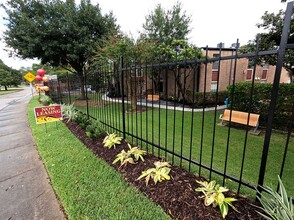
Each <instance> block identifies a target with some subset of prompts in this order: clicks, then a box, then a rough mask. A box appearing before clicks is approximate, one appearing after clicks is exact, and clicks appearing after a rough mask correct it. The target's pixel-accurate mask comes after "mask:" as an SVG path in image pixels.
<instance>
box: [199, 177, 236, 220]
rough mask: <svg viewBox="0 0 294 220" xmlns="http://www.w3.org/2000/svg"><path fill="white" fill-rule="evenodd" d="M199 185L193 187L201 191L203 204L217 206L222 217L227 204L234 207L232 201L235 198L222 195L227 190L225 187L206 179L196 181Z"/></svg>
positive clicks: (224, 214) (227, 207) (227, 206)
mask: <svg viewBox="0 0 294 220" xmlns="http://www.w3.org/2000/svg"><path fill="white" fill-rule="evenodd" d="M196 182H197V183H198V184H200V185H201V187H198V188H196V189H195V191H196V192H202V193H203V194H204V205H206V206H209V205H213V207H216V206H219V209H220V212H221V215H222V217H223V218H225V217H226V215H227V214H228V212H229V206H231V207H232V208H234V209H235V207H234V206H233V205H232V202H234V201H236V199H235V198H229V197H227V198H226V197H225V196H224V194H223V193H224V192H227V191H229V190H228V189H227V188H225V187H222V186H220V185H219V184H216V182H215V181H211V182H209V183H208V182H206V181H197V180H196Z"/></svg>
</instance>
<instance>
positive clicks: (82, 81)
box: [78, 72, 86, 100]
mask: <svg viewBox="0 0 294 220" xmlns="http://www.w3.org/2000/svg"><path fill="white" fill-rule="evenodd" d="M78 76H79V79H80V84H81V88H80V89H81V96H80V99H81V100H86V92H85V77H84V74H83V72H81V73H78Z"/></svg>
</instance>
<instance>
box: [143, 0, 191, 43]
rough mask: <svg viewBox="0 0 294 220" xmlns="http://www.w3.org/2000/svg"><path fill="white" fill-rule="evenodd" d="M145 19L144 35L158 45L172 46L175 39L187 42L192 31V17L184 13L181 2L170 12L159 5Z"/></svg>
mask: <svg viewBox="0 0 294 220" xmlns="http://www.w3.org/2000/svg"><path fill="white" fill-rule="evenodd" d="M145 19H146V21H145V24H143V28H144V34H145V35H146V36H147V38H148V39H152V40H155V41H156V42H158V43H165V44H166V45H170V44H171V42H172V41H173V40H174V39H178V40H187V35H188V34H189V33H190V31H191V29H190V28H189V25H190V23H191V17H190V16H189V15H187V14H186V12H185V11H182V5H181V3H179V2H178V3H176V4H175V5H174V6H173V8H172V9H170V10H164V9H163V8H162V7H161V5H160V4H159V5H158V6H157V7H156V8H155V10H154V11H153V12H151V13H150V14H149V15H147V16H146V18H145Z"/></svg>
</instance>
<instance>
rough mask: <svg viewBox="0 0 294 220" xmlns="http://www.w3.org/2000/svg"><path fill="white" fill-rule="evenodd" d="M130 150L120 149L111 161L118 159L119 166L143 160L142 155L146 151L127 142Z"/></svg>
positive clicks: (115, 161)
mask: <svg viewBox="0 0 294 220" xmlns="http://www.w3.org/2000/svg"><path fill="white" fill-rule="evenodd" d="M128 147H129V149H130V150H128V152H125V150H122V151H121V152H120V153H119V154H118V155H116V159H115V160H114V161H113V164H115V163H117V162H118V161H120V166H122V165H126V164H127V163H131V164H135V162H136V161H138V160H139V159H141V160H142V161H144V158H143V155H145V154H146V151H144V150H141V149H139V148H138V147H132V146H131V145H130V144H128Z"/></svg>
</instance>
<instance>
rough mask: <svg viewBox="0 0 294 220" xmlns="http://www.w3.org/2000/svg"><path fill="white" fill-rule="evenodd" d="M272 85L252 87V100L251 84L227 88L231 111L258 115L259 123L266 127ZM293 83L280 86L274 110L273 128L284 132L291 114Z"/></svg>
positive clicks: (262, 84)
mask: <svg viewBox="0 0 294 220" xmlns="http://www.w3.org/2000/svg"><path fill="white" fill-rule="evenodd" d="M272 87H273V85H272V84H267V83H256V84H255V85H254V89H253V93H252V100H251V101H250V96H251V83H248V82H242V83H237V84H235V86H234V87H233V86H232V85H231V86H229V87H228V97H229V101H230V105H232V109H234V110H239V111H244V112H248V111H249V110H250V112H252V113H257V114H260V119H259V122H260V124H261V125H266V122H267V119H268V110H269V106H270V101H271V91H272ZM293 94H294V83H291V84H281V85H280V88H279V94H278V99H277V104H276V108H275V114H274V120H273V128H276V129H282V130H286V129H287V128H288V126H289V125H290V124H289V121H290V120H289V119H290V117H291V114H292V107H293V104H294V95H293ZM292 123H293V122H292ZM293 127H294V126H293Z"/></svg>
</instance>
